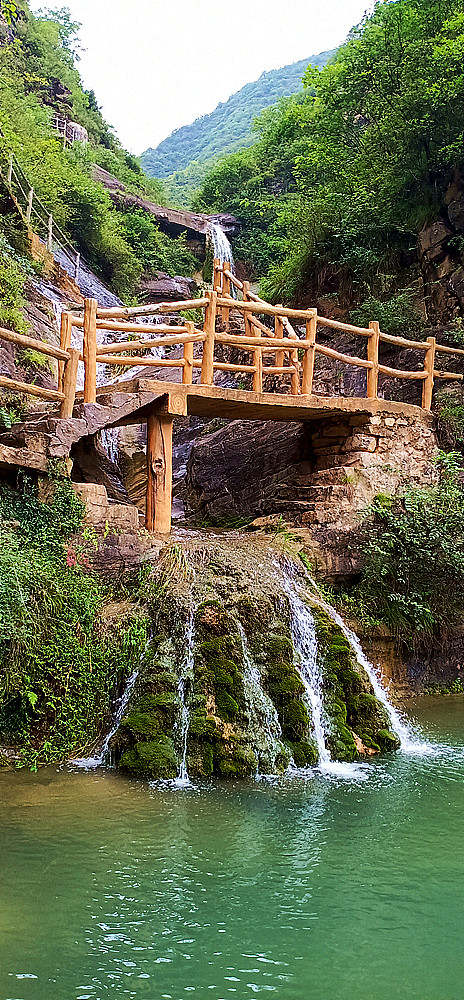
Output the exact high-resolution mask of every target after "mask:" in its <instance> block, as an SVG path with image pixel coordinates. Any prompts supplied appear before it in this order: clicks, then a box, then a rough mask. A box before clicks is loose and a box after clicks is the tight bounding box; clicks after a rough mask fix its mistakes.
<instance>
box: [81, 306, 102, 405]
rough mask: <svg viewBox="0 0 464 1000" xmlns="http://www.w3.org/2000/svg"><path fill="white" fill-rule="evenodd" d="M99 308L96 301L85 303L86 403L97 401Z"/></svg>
mask: <svg viewBox="0 0 464 1000" xmlns="http://www.w3.org/2000/svg"><path fill="white" fill-rule="evenodd" d="M97 308H98V302H97V300H96V299H85V302H84V347H83V352H82V353H83V355H84V367H85V377H84V403H95V402H96V399H97Z"/></svg>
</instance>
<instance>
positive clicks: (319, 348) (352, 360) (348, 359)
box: [303, 341, 372, 368]
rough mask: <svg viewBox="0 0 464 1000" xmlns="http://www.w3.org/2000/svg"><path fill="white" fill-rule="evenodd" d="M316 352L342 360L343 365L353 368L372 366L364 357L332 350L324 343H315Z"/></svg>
mask: <svg viewBox="0 0 464 1000" xmlns="http://www.w3.org/2000/svg"><path fill="white" fill-rule="evenodd" d="M303 343H304V341H303ZM316 352H317V353H318V354H324V355H326V357H328V358H334V360H335V361H342V362H343V364H344V365H354V366H355V368H372V361H365V360H364V358H356V357H354V356H353V357H352V356H351V355H349V354H340V352H339V351H333V350H332V348H331V347H326V346H325V344H316Z"/></svg>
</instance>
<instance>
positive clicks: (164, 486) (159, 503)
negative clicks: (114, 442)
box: [145, 414, 173, 535]
mask: <svg viewBox="0 0 464 1000" xmlns="http://www.w3.org/2000/svg"><path fill="white" fill-rule="evenodd" d="M172 424H173V419H172V417H171V416H168V415H164V414H160V415H156V414H153V415H151V416H149V417H148V420H147V473H148V483H147V505H146V519H145V525H146V528H147V531H156V532H159V533H160V534H163V535H164V534H166V535H167V534H169V532H170V531H171V506H172Z"/></svg>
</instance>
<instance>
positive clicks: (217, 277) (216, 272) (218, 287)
mask: <svg viewBox="0 0 464 1000" xmlns="http://www.w3.org/2000/svg"><path fill="white" fill-rule="evenodd" d="M221 291H222V269H221V261H220V260H219V257H215V258H214V263H213V292H217V293H218V295H220V294H221Z"/></svg>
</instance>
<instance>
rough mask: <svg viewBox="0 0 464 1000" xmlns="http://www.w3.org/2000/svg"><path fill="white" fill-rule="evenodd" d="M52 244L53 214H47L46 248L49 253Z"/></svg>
mask: <svg viewBox="0 0 464 1000" xmlns="http://www.w3.org/2000/svg"><path fill="white" fill-rule="evenodd" d="M52 244H53V215H49V216H48V236H47V250H48V252H49V253H51V252H52Z"/></svg>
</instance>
